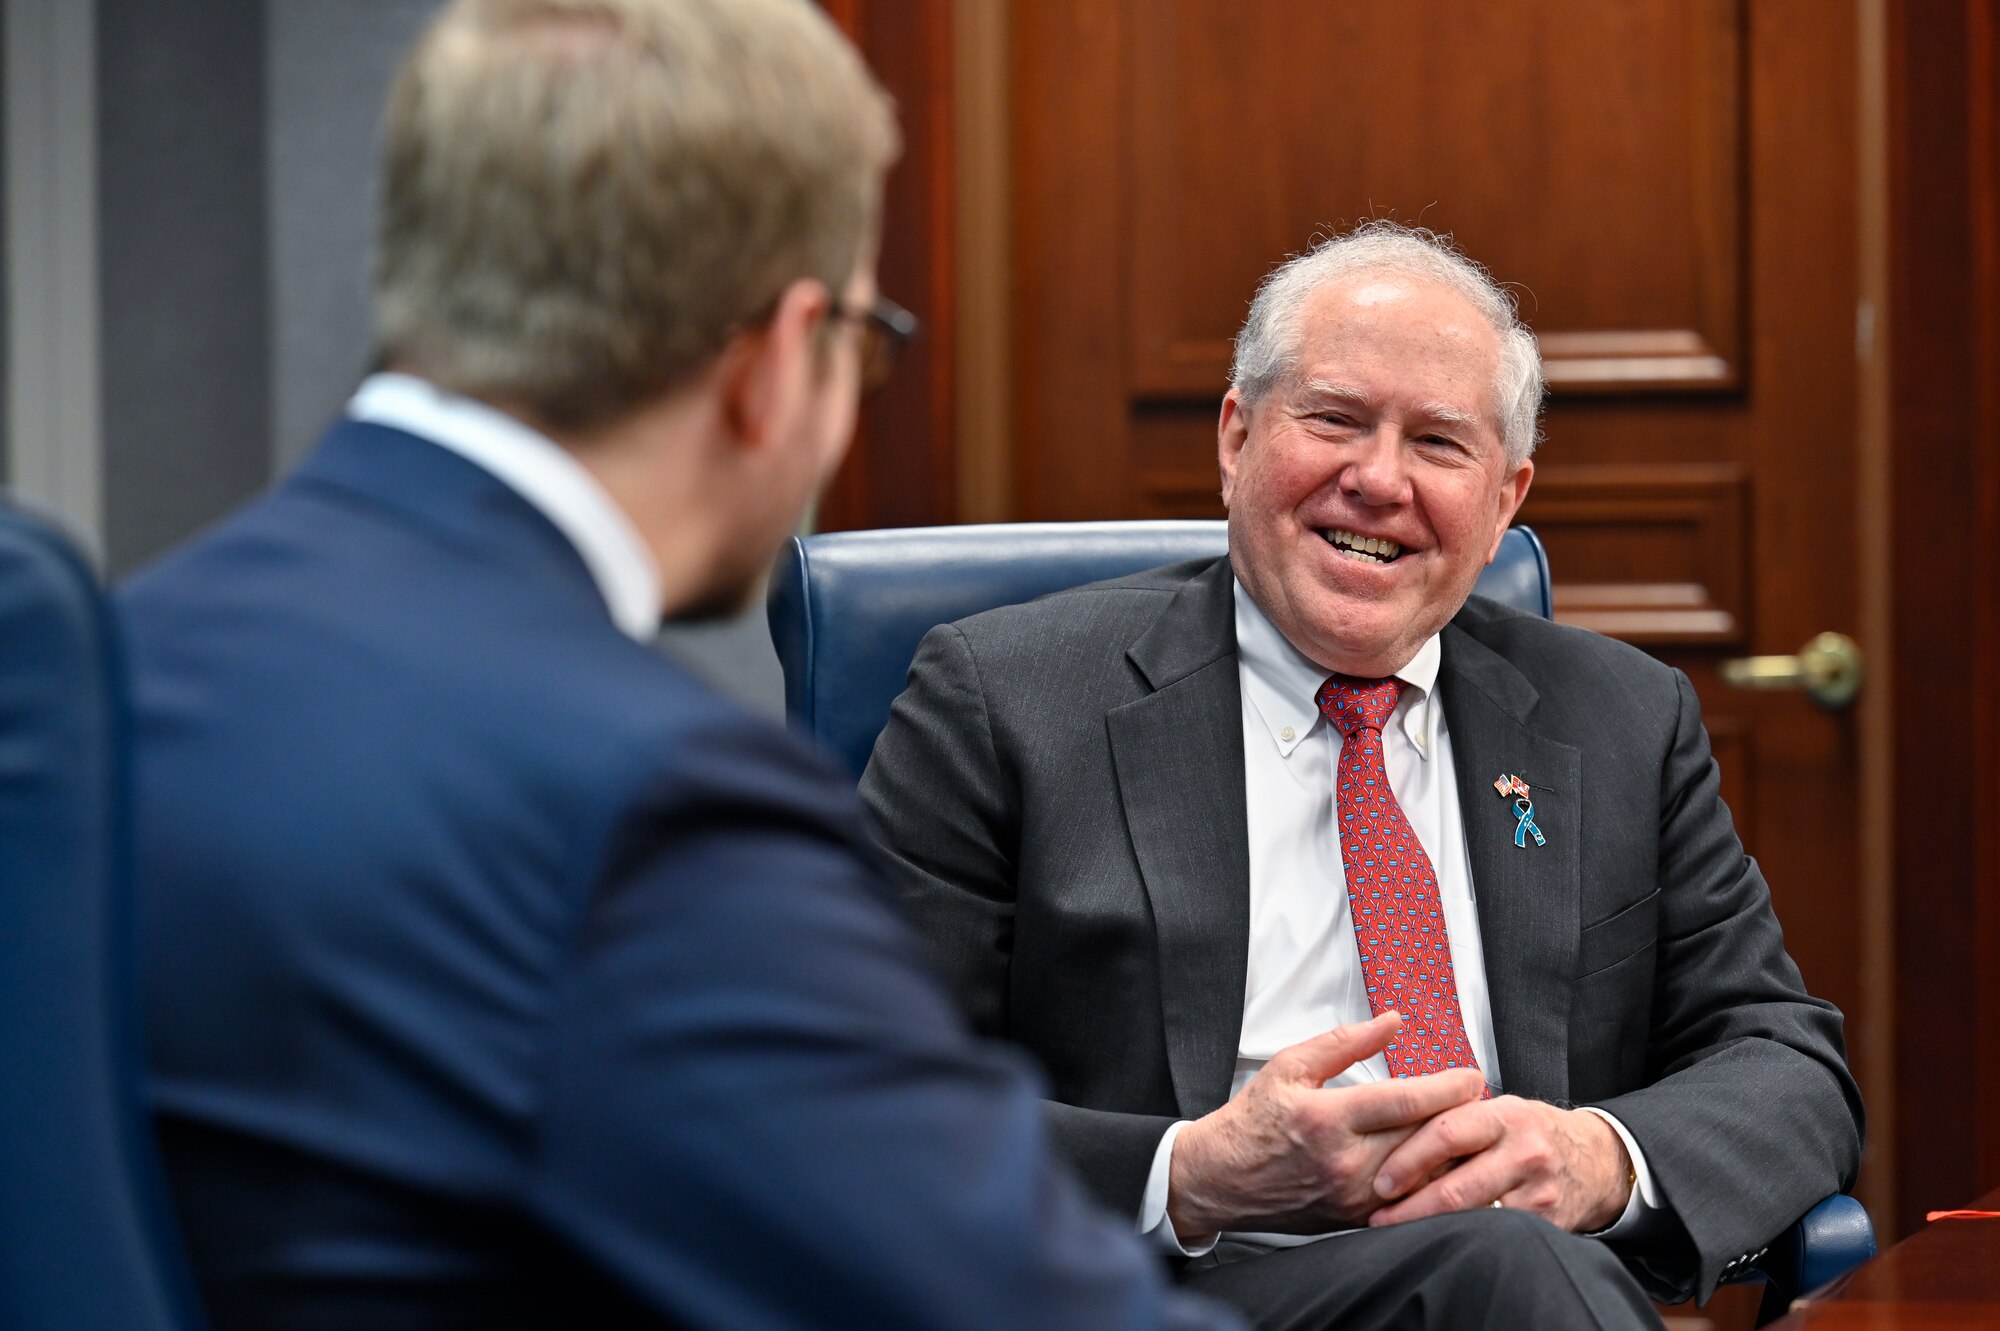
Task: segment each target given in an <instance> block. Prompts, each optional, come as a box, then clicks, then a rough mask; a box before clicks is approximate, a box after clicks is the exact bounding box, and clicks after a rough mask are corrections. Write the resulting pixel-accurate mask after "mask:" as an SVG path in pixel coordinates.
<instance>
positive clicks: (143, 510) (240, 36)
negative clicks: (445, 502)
mask: <svg viewBox="0 0 2000 1331" xmlns="http://www.w3.org/2000/svg"><path fill="white" fill-rule="evenodd" d="M263 33H264V29H263V5H262V3H261V0H199V3H195V0H180V3H176V4H172V5H162V4H159V3H157V0H99V4H98V11H97V53H98V83H97V86H98V96H99V101H98V188H99V205H100V206H99V214H98V233H97V234H98V281H99V288H98V290H99V310H100V313H99V335H100V338H101V343H100V347H101V351H100V355H101V362H100V364H101V371H100V373H101V378H100V386H101V392H102V416H101V428H102V432H103V444H102V447H103V472H102V476H103V491H102V496H103V497H102V502H103V523H104V554H105V560H106V563H107V565H108V567H109V569H110V571H111V572H112V573H113V574H114V575H115V574H118V573H123V572H125V571H127V570H129V569H131V568H132V567H133V566H135V565H136V564H139V563H141V562H143V561H144V560H145V559H147V558H148V557H150V556H151V555H152V554H154V553H155V552H156V551H158V550H160V549H162V548H164V547H165V546H167V545H170V544H172V543H173V542H175V541H177V540H179V539H180V538H181V537H183V536H185V535H186V534H187V533H188V532H189V531H190V530H191V529H193V528H194V527H196V526H199V525H201V524H202V523H205V522H207V521H208V520H210V519H211V518H213V517H214V516H216V515H218V514H220V513H221V512H223V511H224V510H226V509H228V508H230V507H231V506H233V505H234V504H236V503H237V502H238V501H240V500H241V499H243V498H244V497H245V496H247V495H250V494H253V493H255V492H256V491H257V490H258V489H260V488H261V487H262V486H263V485H264V484H265V482H266V481H267V480H268V479H269V478H270V472H271V466H270V427H269V420H270V355H269V350H268V348H269V345H270V330H269V321H268V314H267V310H268V304H269V302H268V299H267V284H268V281H269V272H270V265H269V262H268V259H267V256H266V251H265V244H264V236H265V229H264V216H263V212H264V145H263V134H262V125H263V123H264V82H263V46H264V42H263Z"/></svg>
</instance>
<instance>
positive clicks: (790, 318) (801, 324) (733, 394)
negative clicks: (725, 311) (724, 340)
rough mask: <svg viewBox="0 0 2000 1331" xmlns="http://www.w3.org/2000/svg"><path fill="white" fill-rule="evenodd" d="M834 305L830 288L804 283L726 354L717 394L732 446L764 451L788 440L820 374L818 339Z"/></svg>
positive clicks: (737, 338) (782, 295)
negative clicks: (773, 443) (775, 440)
mask: <svg viewBox="0 0 2000 1331" xmlns="http://www.w3.org/2000/svg"><path fill="white" fill-rule="evenodd" d="M832 304H833V299H832V297H831V296H830V295H828V294H827V290H826V287H825V286H824V285H822V284H821V283H819V282H816V281H813V280H812V279H810V278H800V279H799V280H798V281H795V282H793V283H792V284H791V285H789V286H787V287H786V288H785V289H784V290H783V291H782V292H780V293H779V295H778V299H777V302H776V304H774V305H773V306H772V309H771V316H770V317H769V318H768V319H766V320H764V321H763V322H762V323H760V324H757V325H756V326H754V327H750V328H745V329H742V330H741V331H739V332H738V333H737V334H736V335H735V336H734V337H732V338H731V339H730V341H729V345H728V346H726V347H724V348H723V352H722V356H721V357H720V359H719V361H718V363H717V366H716V377H717V388H718V390H719V392H720V395H721V415H722V422H723V425H724V427H725V428H726V429H727V431H728V433H729V436H730V438H731V439H732V440H735V441H737V442H739V443H741V444H742V445H744V446H746V447H753V448H754V447H760V446H762V445H764V444H766V443H768V442H769V441H770V440H771V439H773V438H777V437H781V436H783V435H784V434H785V433H786V431H787V429H788V425H789V422H790V421H792V420H793V419H794V418H795V417H796V415H797V413H798V412H799V411H801V410H802V409H804V406H805V404H806V398H807V396H808V395H809V393H810V392H811V390H812V387H813V381H814V378H815V376H816V375H817V374H818V373H819V362H818V355H817V341H816V334H817V333H818V331H819V329H820V328H821V327H822V326H823V325H824V324H825V322H826V317H827V312H828V310H829V309H830V308H831V306H832Z"/></svg>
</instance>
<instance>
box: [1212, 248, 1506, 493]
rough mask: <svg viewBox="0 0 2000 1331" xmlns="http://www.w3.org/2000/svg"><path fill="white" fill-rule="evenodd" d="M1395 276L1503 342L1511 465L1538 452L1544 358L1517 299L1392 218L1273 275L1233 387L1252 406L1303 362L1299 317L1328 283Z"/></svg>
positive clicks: (1240, 351) (1240, 339)
mask: <svg viewBox="0 0 2000 1331" xmlns="http://www.w3.org/2000/svg"><path fill="white" fill-rule="evenodd" d="M1364 272H1385V273H1397V274H1401V275H1403V276H1406V277H1412V278H1416V279H1419V280H1422V281H1427V282H1434V283H1436V284H1437V285H1439V286H1442V287H1444V288H1446V289H1447V290H1450V291H1453V292H1456V293H1457V294H1458V295H1460V296H1463V297H1464V298H1465V299H1466V300H1467V301H1468V302H1470V303H1471V305H1472V306H1473V308H1474V309H1476V310H1478V311H1479V312H1480V313H1481V314H1482V315H1484V316H1485V317H1486V321H1487V323H1489V324H1491V325H1492V327H1493V331H1494V332H1495V333H1497V334H1498V335H1499V338H1500V372H1499V376H1498V381H1497V382H1496V383H1495V384H1494V408H1495V414H1496V416H1497V417H1498V419H1499V422H1500V442H1501V445H1502V446H1503V447H1504V448H1505V449H1506V451H1507V458H1508V461H1510V462H1513V463H1515V464H1519V463H1522V462H1525V461H1527V459H1528V457H1529V455H1530V454H1532V453H1533V452H1534V451H1535V444H1536V443H1537V441H1538V436H1537V433H1536V430H1535V421H1536V418H1537V417H1538V416H1540V414H1541V409H1542V390H1543V381H1542V355H1541V351H1540V349H1539V348H1538V347H1537V346H1536V345H1535V335H1534V334H1533V333H1531V332H1529V331H1528V327H1527V325H1526V324H1524V323H1522V322H1521V316H1520V311H1519V309H1518V308H1517V306H1516V304H1515V301H1514V296H1513V293H1512V292H1510V291H1508V290H1506V289H1505V288H1504V287H1502V286H1500V284H1499V283H1497V282H1495V281H1494V280H1493V277H1492V275H1491V274H1489V273H1488V272H1487V271H1486V269H1485V268H1484V267H1482V266H1481V265H1479V264H1477V263H1475V262H1473V261H1472V260H1471V259H1468V258H1467V257H1466V256H1465V255H1464V254H1462V253H1460V252H1459V250H1458V248H1457V247H1456V246H1455V245H1453V244H1452V242H1451V240H1450V238H1449V237H1447V236H1440V235H1438V234H1437V233H1436V232H1434V231H1430V230H1428V229H1426V228H1424V227H1413V226H1404V225H1403V224H1402V223H1400V222H1392V221H1389V220H1388V219H1386V218H1377V219H1375V220H1373V221H1368V222H1363V223H1362V224H1361V225H1360V226H1358V227H1356V228H1354V230H1352V231H1350V232H1348V233H1347V234H1346V235H1344V236H1337V237H1335V238H1333V239H1331V240H1325V241H1321V242H1320V243H1319V244H1317V245H1315V246H1313V248H1312V249H1310V250H1308V251H1307V252H1306V253H1304V254H1300V255H1295V256H1293V257H1292V258H1290V259H1287V260H1286V261H1285V262H1284V263H1282V264H1280V265H1279V266H1278V267H1277V268H1275V269H1273V270H1272V271H1271V273H1270V275H1269V276H1267V277H1266V278H1265V279H1264V280H1263V282H1262V283H1261V284H1260V285H1259V286H1258V288H1257V295H1256V298H1255V299H1254V300H1252V301H1251V302H1250V315H1249V317H1248V318H1247V319H1245V320H1244V321H1243V328H1242V331H1241V332H1239V333H1238V334H1237V335H1236V359H1235V362H1234V363H1233V364H1232V365H1231V366H1230V367H1229V382H1230V383H1232V384H1234V385H1235V386H1236V390H1237V392H1238V394H1239V395H1240V396H1241V397H1242V399H1243V400H1244V401H1246V402H1256V401H1257V400H1259V399H1260V398H1262V397H1263V396H1264V395H1265V394H1266V393H1268V392H1269V391H1270V390H1271V389H1272V388H1273V387H1275V386H1276V385H1277V383H1278V382H1279V381H1280V380H1282V379H1284V378H1285V377H1286V376H1287V375H1289V374H1290V373H1291V372H1292V370H1293V368H1294V367H1295V366H1296V364H1297V361H1298V353H1299V328H1298V323H1299V314H1300V311H1301V310H1303V309H1304V308H1305V303H1306V300H1307V298H1308V297H1310V296H1311V295H1312V293H1313V292H1315V291H1317V290H1319V288H1321V287H1322V286H1325V285H1326V284H1327V283H1329V282H1333V281H1337V280H1339V279H1340V278H1344V277H1348V276H1350V275H1352V274H1355V273H1364Z"/></svg>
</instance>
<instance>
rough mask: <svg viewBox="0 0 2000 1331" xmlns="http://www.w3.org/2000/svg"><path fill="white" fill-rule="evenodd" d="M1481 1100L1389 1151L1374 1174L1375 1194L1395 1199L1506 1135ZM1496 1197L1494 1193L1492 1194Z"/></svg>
mask: <svg viewBox="0 0 2000 1331" xmlns="http://www.w3.org/2000/svg"><path fill="white" fill-rule="evenodd" d="M1491 1109H1492V1106H1491V1105H1490V1104H1488V1103H1487V1102H1485V1101H1475V1102H1474V1103H1472V1104H1467V1105H1462V1106H1456V1107H1454V1108H1452V1109H1449V1110H1447V1111H1446V1112H1444V1113H1441V1114H1439V1115H1437V1116H1436V1117H1435V1118H1433V1119H1431V1121H1430V1122H1428V1123H1426V1124H1424V1125H1423V1126H1422V1127H1421V1128H1418V1129H1417V1130H1416V1131H1415V1132H1413V1133H1411V1134H1410V1138H1409V1140H1408V1141H1406V1142H1404V1143H1403V1144H1402V1145H1401V1146H1398V1147H1397V1148H1396V1149H1395V1150H1393V1151H1391V1152H1390V1153H1389V1155H1388V1158H1387V1159H1385V1160H1383V1161H1382V1167H1381V1168H1380V1169H1377V1170H1376V1171H1375V1195H1376V1196H1378V1197H1399V1196H1401V1195H1402V1194H1404V1193H1406V1192H1409V1191H1411V1190H1413V1189H1414V1188H1416V1187H1417V1186H1418V1185H1420V1184H1422V1183H1423V1182H1424V1180H1426V1179H1428V1178H1430V1177H1431V1175H1433V1174H1435V1173H1437V1171H1438V1170H1439V1169H1440V1168H1441V1167H1442V1166H1444V1165H1446V1164H1448V1163H1449V1162H1451V1161H1453V1160H1463V1159H1465V1158H1466V1157H1468V1156H1474V1155H1478V1154H1479V1153H1480V1152H1481V1151H1484V1150H1486V1149H1487V1148H1488V1147H1491V1146H1492V1145H1493V1144H1494V1143H1495V1142H1497V1141H1499V1140H1500V1138H1501V1137H1502V1136H1503V1135H1505V1133H1506V1130H1507V1129H1506V1124H1505V1123H1504V1122H1503V1121H1502V1120H1501V1118H1500V1116H1499V1115H1498V1114H1495V1113H1493V1112H1491ZM1495 1195H1496V1196H1497V1195H1498V1194H1495Z"/></svg>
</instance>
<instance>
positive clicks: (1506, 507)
mask: <svg viewBox="0 0 2000 1331" xmlns="http://www.w3.org/2000/svg"><path fill="white" fill-rule="evenodd" d="M1534 479H1535V462H1534V459H1533V458H1525V459H1523V460H1522V462H1521V465H1520V466H1518V467H1516V468H1515V469H1514V473H1513V475H1511V476H1509V477H1508V478H1507V479H1506V480H1504V481H1502V482H1500V512H1499V515H1498V516H1499V522H1498V523H1497V524H1496V525H1495V526H1494V529H1493V548H1492V549H1491V550H1488V551H1487V552H1486V562H1487V563H1489V564H1490V563H1492V562H1493V557H1494V556H1495V555H1497V554H1499V553H1500V542H1501V540H1502V539H1503V538H1504V537H1505V536H1506V535H1507V528H1509V527H1511V526H1512V525H1513V524H1514V515H1515V514H1516V513H1519V512H1520V511H1521V501H1522V500H1524V499H1526V498H1527V497H1528V485H1529V483H1530V482H1532V481H1533V480H1534Z"/></svg>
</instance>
